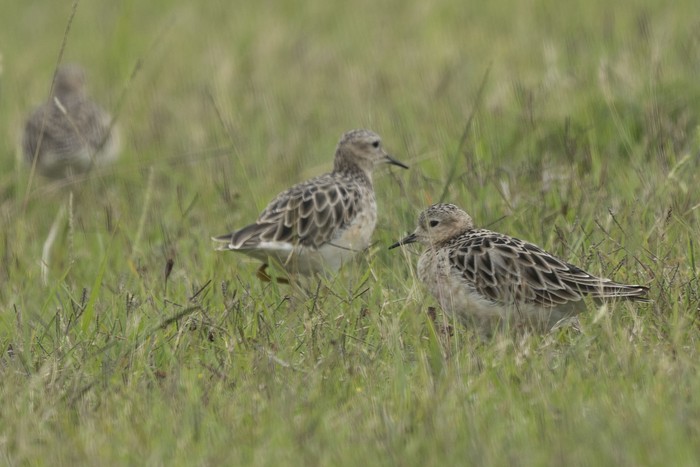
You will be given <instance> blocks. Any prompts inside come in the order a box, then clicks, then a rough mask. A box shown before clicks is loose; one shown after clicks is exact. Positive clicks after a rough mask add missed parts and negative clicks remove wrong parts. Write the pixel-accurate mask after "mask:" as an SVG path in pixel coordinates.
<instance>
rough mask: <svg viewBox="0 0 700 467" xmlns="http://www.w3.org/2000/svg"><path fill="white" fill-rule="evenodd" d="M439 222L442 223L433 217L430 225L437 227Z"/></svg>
mask: <svg viewBox="0 0 700 467" xmlns="http://www.w3.org/2000/svg"><path fill="white" fill-rule="evenodd" d="M439 223H440V222H439V221H436V220H435V219H433V220H432V221H430V227H437V225H438V224H439Z"/></svg>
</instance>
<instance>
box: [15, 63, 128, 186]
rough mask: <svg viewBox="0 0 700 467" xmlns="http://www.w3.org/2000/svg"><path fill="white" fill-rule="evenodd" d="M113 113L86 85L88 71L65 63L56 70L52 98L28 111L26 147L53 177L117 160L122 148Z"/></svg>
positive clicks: (28, 156) (27, 155)
mask: <svg viewBox="0 0 700 467" xmlns="http://www.w3.org/2000/svg"><path fill="white" fill-rule="evenodd" d="M111 123H112V122H111V117H110V115H109V114H108V113H107V112H105V111H104V110H102V109H101V108H100V107H99V106H98V105H97V104H95V103H94V102H93V101H92V100H91V99H90V98H89V97H88V96H87V92H86V90H85V72H84V71H83V69H82V68H80V67H79V66H77V65H62V66H61V67H60V68H59V69H58V71H57V72H56V81H55V83H54V90H53V94H52V96H51V98H50V99H49V101H48V102H46V103H44V104H43V105H41V106H40V107H38V108H37V109H36V110H34V112H33V113H32V114H31V115H30V117H29V118H28V120H27V123H26V125H25V128H24V135H23V140H22V150H23V152H24V156H25V159H26V160H27V162H28V163H29V164H32V163H33V162H34V158H35V157H36V158H37V161H36V168H37V171H38V172H39V173H40V174H42V175H44V176H46V177H51V178H61V177H66V176H70V175H76V174H82V173H85V172H87V171H88V170H90V169H91V168H93V167H94V166H98V165H102V164H104V163H107V162H110V161H112V160H113V159H115V158H116V157H117V155H118V152H119V146H120V145H119V138H118V134H117V133H116V130H115V129H114V128H110V125H111Z"/></svg>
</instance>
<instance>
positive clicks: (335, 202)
mask: <svg viewBox="0 0 700 467" xmlns="http://www.w3.org/2000/svg"><path fill="white" fill-rule="evenodd" d="M380 164H393V165H397V166H399V167H403V168H405V169H407V168H408V167H407V166H406V165H405V164H403V163H402V162H400V161H398V160H396V159H394V158H393V157H392V156H391V155H389V154H388V153H387V152H386V151H385V150H384V149H383V147H382V142H381V138H380V137H379V136H378V135H377V134H376V133H374V132H372V131H369V130H353V131H349V132H347V133H345V134H344V135H343V136H342V138H341V139H340V142H338V147H337V148H336V151H335V161H334V165H333V171H332V172H330V173H327V174H324V175H321V176H319V177H316V178H312V179H311V180H307V181H305V182H302V183H300V184H298V185H295V186H293V187H291V188H289V189H288V190H286V191H284V192H282V193H280V194H279V195H277V197H275V199H273V200H272V202H270V204H269V205H268V206H267V207H266V208H265V210H264V211H263V212H262V213H261V214H260V216H259V217H258V219H257V221H255V223H253V224H250V225H248V226H246V227H243V228H242V229H240V230H237V231H235V232H233V233H230V234H226V235H221V236H218V237H214V238H213V240H215V241H217V242H222V243H224V244H225V245H224V246H222V247H220V248H219V250H232V251H239V252H241V253H245V254H246V255H249V256H252V257H253V258H256V259H259V260H260V261H262V262H263V265H262V266H261V267H260V269H259V270H258V277H259V278H261V279H269V276H268V275H267V274H266V272H265V270H266V268H267V265H268V262H269V261H270V260H272V261H274V262H275V263H276V264H278V265H280V266H281V267H282V268H283V269H284V270H285V271H286V272H287V273H290V274H301V275H306V276H308V275H312V274H316V273H324V272H326V273H327V272H335V271H337V270H338V269H339V268H340V267H341V265H342V264H343V263H344V262H345V261H347V260H348V259H350V258H351V257H353V256H355V255H356V254H357V253H359V252H361V251H363V250H365V249H366V248H367V247H368V246H369V244H370V238H371V236H372V232H374V227H375V225H376V223H377V202H376V199H375V195H374V188H373V186H372V172H373V171H374V169H375V167H377V166H378V165H380Z"/></svg>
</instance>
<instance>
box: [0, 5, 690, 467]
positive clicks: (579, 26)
mask: <svg viewBox="0 0 700 467" xmlns="http://www.w3.org/2000/svg"><path fill="white" fill-rule="evenodd" d="M64 3H65V2H64ZM696 9H697V8H696V5H695V3H693V2H690V1H686V0H683V1H680V2H675V3H673V4H672V5H662V4H658V2H625V4H624V5H622V4H620V5H609V4H608V2H603V1H593V2H585V3H583V2H581V3H580V4H578V5H570V4H565V3H562V2H553V1H540V2H524V3H519V4H512V2H505V1H502V0H501V1H493V2H486V3H484V2H481V3H474V4H471V5H465V4H464V2H459V1H455V0H444V1H437V2H399V1H392V2H382V3H380V4H377V3H376V2H367V1H364V0H363V1H360V2H353V3H348V4H334V3H333V2H320V1H313V2H306V4H304V5H293V4H279V3H275V2H262V3H260V2H258V3H257V4H255V3H253V2H249V4H231V3H230V2H223V1H219V2H205V3H204V4H193V3H188V2H175V1H173V2H165V1H152V2H137V1H126V2H117V3H115V2H104V1H96V2H82V3H80V4H79V5H78V9H77V13H76V16H75V18H74V22H73V24H72V28H71V30H70V32H69V34H68V36H67V47H66V50H65V55H64V57H63V60H64V61H76V62H79V63H81V64H83V65H84V66H85V67H86V68H87V70H88V73H89V80H90V81H89V83H90V89H91V92H92V95H93V96H94V97H95V98H96V99H97V100H98V101H100V102H101V103H102V104H103V105H105V106H106V107H108V108H110V109H112V110H114V111H118V112H119V124H120V126H121V127H122V132H123V135H124V139H125V142H126V147H125V150H124V153H123V155H122V158H121V159H120V160H119V161H118V163H117V164H115V165H114V166H113V167H112V168H110V169H108V170H106V171H104V172H101V173H99V174H94V176H92V177H91V178H90V179H89V180H88V181H86V182H84V183H82V184H76V185H73V186H70V187H56V186H54V185H51V184H49V183H48V182H46V181H45V180H41V179H35V180H34V181H33V182H32V184H31V186H30V185H29V174H28V172H29V171H28V169H27V168H26V167H25V166H24V165H22V164H21V161H20V156H19V155H18V154H17V148H16V142H17V139H18V134H19V132H20V131H21V127H22V123H23V118H24V117H25V115H26V114H27V113H28V112H29V110H30V109H31V108H32V107H33V106H34V105H37V104H38V103H40V102H41V101H42V100H44V99H45V98H46V96H47V94H48V90H49V85H50V80H51V76H52V72H53V68H54V66H55V64H56V60H57V55H58V50H59V48H60V44H61V42H62V40H63V33H64V31H65V28H66V21H67V18H68V16H69V14H70V10H71V5H70V4H61V3H60V2H43V3H37V4H26V5H25V4H23V3H22V4H20V3H17V2H11V1H8V0H1V1H0V11H3V12H5V14H3V15H2V16H1V19H0V53H1V54H2V74H0V131H1V132H2V134H3V135H4V138H0V224H1V225H2V229H0V249H1V250H0V253H1V254H0V257H1V258H2V261H1V262H0V350H1V351H2V356H0V453H1V454H2V460H3V462H4V463H7V464H11V465H14V464H25V463H29V464H68V463H83V464H100V465H104V464H122V463H129V464H181V465H191V464H193V463H198V464H211V465H215V464H230V465H235V464H241V463H246V464H273V463H274V464H279V463H281V462H284V463H287V464H292V463H294V464H332V465H336V464H347V465H356V464H359V463H367V464H416V465H424V464H444V463H447V464H457V463H459V464H464V463H469V464H486V463H492V464H505V463H509V464H523V465H525V464H566V465H577V464H578V465H582V464H585V465H591V464H603V463H604V464H613V463H614V464H626V465H639V464H661V463H666V464H669V465H684V464H685V465H694V464H697V462H698V460H699V458H700V443H699V442H698V439H700V422H698V420H700V401H699V400H698V396H697V395H698V394H700V377H698V371H697V361H698V336H699V331H698V325H697V322H696V320H697V316H698V282H697V265H696V256H697V254H698V253H697V244H696V243H697V234H698V232H699V231H700V228H699V226H698V209H697V207H698V205H700V196H699V195H698V190H697V186H698V182H699V180H698V178H699V167H698V165H699V162H698V148H699V147H700V134H699V132H698V117H697V112H698V110H699V107H700V105H699V104H700V99H699V98H700V83H699V82H698V80H697V75H698V70H699V69H700V32H699V31H700V29H699V25H700V23H699V22H698V19H697V15H696V14H695V11H696ZM133 70H137V71H136V73H135V74H134V77H133V79H131V78H130V77H131V75H132V72H133ZM487 70H490V71H489V72H488V76H487V79H486V85H485V88H484V92H483V94H482V96H481V99H478V98H477V90H478V88H479V85H480V82H481V80H482V78H483V77H484V76H485V75H486V72H487ZM121 96H123V99H121ZM120 99H121V100H120ZM472 113H473V114H474V120H473V122H472V125H471V127H470V128H469V131H468V137H467V140H466V144H465V145H464V147H463V148H461V150H460V149H459V140H460V135H461V134H462V132H463V130H464V126H465V124H466V122H467V119H468V116H469V115H471V114H472ZM356 127H369V128H372V129H374V130H375V131H377V132H378V133H380V134H381V135H382V136H383V137H384V143H385V146H386V147H387V148H389V149H390V150H391V151H392V152H393V153H394V154H396V156H397V157H399V158H400V159H402V160H404V161H407V162H409V163H410V164H411V170H410V171H408V172H403V171H398V170H391V169H387V170H383V171H380V172H379V173H378V174H377V176H376V180H375V181H376V189H377V192H378V199H379V204H380V220H379V226H378V229H377V232H376V235H375V238H376V245H375V247H374V248H372V250H371V251H370V252H369V254H368V255H366V257H364V258H361V259H360V260H358V261H357V263H356V264H354V265H351V266H350V267H347V268H345V269H344V270H343V271H342V273H341V274H340V275H339V277H338V278H337V279H335V280H333V281H331V282H330V283H327V284H324V285H323V286H322V287H317V286H316V284H310V285H308V289H309V291H308V292H307V293H302V292H296V293H294V292H293V291H292V290H290V289H289V288H285V287H283V286H277V285H275V284H262V283H260V282H258V281H257V280H256V279H255V278H254V272H255V268H256V265H254V264H252V262H250V261H249V260H246V259H245V258H243V257H239V256H236V255H232V254H231V255H228V254H217V253H215V252H213V251H212V249H211V244H210V242H209V240H208V239H209V237H210V235H212V234H219V233H223V232H225V231H228V230H229V229H232V228H235V227H237V226H241V225H243V224H244V223H245V222H249V221H250V220H252V219H253V218H254V217H255V215H256V214H257V212H258V211H259V210H260V209H261V208H262V207H264V205H265V204H266V203H267V201H269V199H270V198H271V197H272V196H273V195H274V194H276V193H277V192H279V191H280V190H282V189H284V188H285V187H287V186H288V185H289V184H291V183H293V182H296V181H299V180H302V179H303V178H305V177H309V176H312V175H316V174H319V173H321V172H323V171H325V170H328V169H329V168H330V166H331V157H332V153H333V149H334V146H335V143H336V141H337V139H338V137H339V136H340V134H341V133H342V132H343V131H346V130H348V129H351V128H356ZM453 167H455V169H454V170H453V169H452V168H453ZM450 179H451V180H452V183H451V184H450V185H449V186H448V187H447V191H446V193H447V200H448V201H451V202H455V203H457V204H460V205H461V206H463V207H464V208H465V209H467V210H468V211H469V212H470V214H472V216H473V217H474V218H475V220H476V221H477V222H478V223H479V224H481V225H488V226H490V227H491V228H493V229H497V230H500V231H503V232H507V233H509V234H512V235H515V236H518V237H522V238H526V239H528V240H531V241H534V242H536V243H538V244H541V245H542V246H544V247H546V248H547V249H549V250H550V251H553V252H555V253H557V254H559V255H561V256H563V257H565V258H566V259H568V260H570V261H572V262H575V263H577V264H580V265H581V266H584V267H586V268H588V269H589V270H591V271H592V272H594V273H600V274H603V275H606V276H609V277H613V278H614V279H616V280H620V281H628V282H638V283H644V284H648V285H650V286H651V287H652V298H653V299H654V303H653V304H651V305H640V306H631V305H628V304H619V305H616V306H614V307H611V308H609V309H604V310H596V309H595V308H594V307H591V310H590V313H588V314H587V315H585V316H582V326H583V328H584V333H583V334H576V333H573V332H572V331H570V330H562V331H559V332H556V333H553V334H552V335H549V336H543V337H527V338H503V339H497V340H495V341H494V342H487V343H482V342H480V341H479V340H478V339H477V338H476V337H475V336H473V335H472V334H471V333H470V332H469V331H468V330H464V329H462V328H460V327H457V328H456V329H455V330H454V335H453V336H451V337H449V335H448V334H447V333H446V332H445V329H444V324H447V323H443V317H442V316H441V315H440V314H438V320H437V322H436V323H433V322H432V321H431V319H430V318H429V317H428V315H427V314H426V310H427V307H428V306H434V305H435V303H434V301H433V300H432V299H431V298H430V297H429V296H427V294H426V293H425V291H424V290H423V289H422V288H421V287H420V285H419V284H418V283H417V281H416V278H415V275H414V274H413V267H414V263H415V256H414V255H413V254H412V253H413V252H414V250H410V251H407V252H405V253H401V252H397V251H392V252H387V251H386V246H387V245H388V244H389V243H390V242H391V241H393V240H395V239H396V238H398V237H399V236H401V235H402V234H404V233H405V232H406V231H408V230H410V229H411V228H412V227H413V224H414V222H415V216H416V214H417V213H418V211H419V210H421V209H422V208H423V207H424V206H425V205H427V204H428V203H430V202H434V201H437V199H438V197H439V196H440V194H441V193H442V192H443V190H444V189H445V183H446V181H447V180H450ZM71 192H72V196H73V200H72V203H69V198H70V196H71V195H70V193H71ZM25 197H26V198H27V200H28V203H27V204H26V206H25V205H24V203H23V201H24V199H25ZM61 206H65V209H66V212H67V213H68V215H67V216H66V220H65V221H64V222H62V223H61V228H60V230H59V235H58V238H57V240H56V243H55V245H54V247H53V250H52V254H51V257H50V263H49V281H48V284H47V285H46V286H44V285H42V283H41V275H40V272H41V267H40V257H41V249H42V245H43V243H44V241H45V239H46V236H47V234H48V231H49V228H50V226H51V224H52V222H53V221H54V219H55V217H56V213H57V211H58V210H59V209H60V207H61ZM168 260H172V261H173V262H174V268H173V272H172V274H171V275H170V277H169V279H168V281H167V283H166V281H165V278H164V274H165V268H166V264H167V262H168Z"/></svg>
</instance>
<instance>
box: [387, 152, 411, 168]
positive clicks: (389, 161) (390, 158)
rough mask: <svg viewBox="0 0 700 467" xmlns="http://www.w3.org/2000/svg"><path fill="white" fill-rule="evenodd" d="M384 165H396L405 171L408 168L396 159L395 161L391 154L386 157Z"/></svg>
mask: <svg viewBox="0 0 700 467" xmlns="http://www.w3.org/2000/svg"><path fill="white" fill-rule="evenodd" d="M386 163H387V164H391V165H398V166H399V167H401V168H404V169H407V168H408V166H407V165H406V164H404V163H403V162H401V161H400V160H398V159H395V158H394V157H393V156H392V155H391V154H387V155H386Z"/></svg>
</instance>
